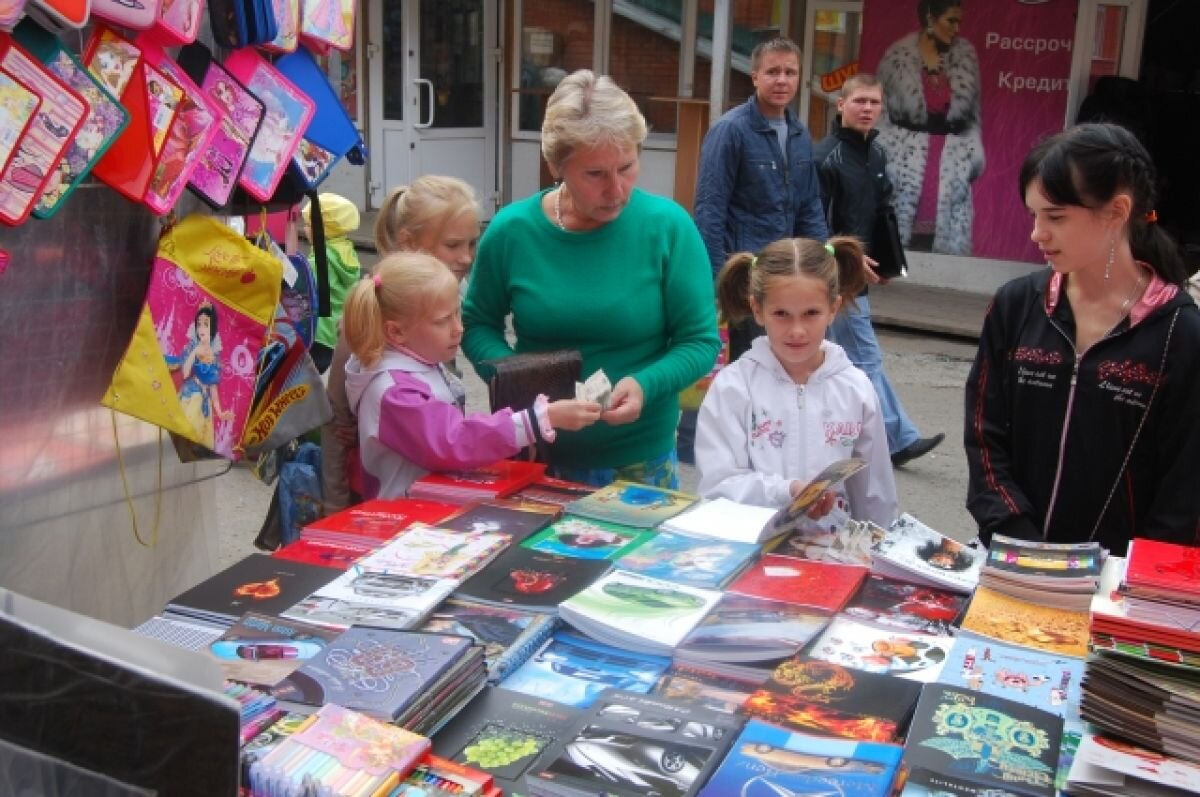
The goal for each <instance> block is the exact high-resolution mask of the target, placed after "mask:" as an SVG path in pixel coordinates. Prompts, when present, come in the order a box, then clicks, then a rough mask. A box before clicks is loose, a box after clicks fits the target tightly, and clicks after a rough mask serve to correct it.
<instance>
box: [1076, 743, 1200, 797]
mask: <svg viewBox="0 0 1200 797" xmlns="http://www.w3.org/2000/svg"><path fill="white" fill-rule="evenodd" d="M1197 784H1200V764H1198V763H1196V762H1191V761H1184V760H1182V759H1179V758H1172V757H1169V756H1164V755H1162V754H1161V753H1156V752H1154V751H1153V750H1147V749H1145V748H1143V747H1138V746H1137V745H1133V744H1130V743H1129V742H1126V741H1123V740H1121V739H1117V738H1114V737H1111V736H1103V735H1093V734H1085V735H1084V737H1083V739H1082V741H1081V742H1080V744H1079V749H1078V750H1076V751H1075V758H1074V761H1073V762H1072V764H1071V769H1070V772H1069V774H1068V775H1067V790H1068V793H1070V794H1121V795H1135V796H1137V795H1180V794H1195V793H1196V788H1197Z"/></svg>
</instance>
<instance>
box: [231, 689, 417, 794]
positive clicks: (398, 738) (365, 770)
mask: <svg viewBox="0 0 1200 797" xmlns="http://www.w3.org/2000/svg"><path fill="white" fill-rule="evenodd" d="M429 748H430V741H429V739H427V738H425V737H423V736H418V735H417V734H414V733H411V732H409V731H406V730H404V729H403V728H397V727H396V726H395V725H389V724H387V723H386V722H380V721H378V720H376V719H372V718H371V717H368V716H364V715H363V714H361V713H359V712H356V711H352V710H348V709H346V708H344V707H342V706H339V705H327V706H323V707H322V708H321V709H320V711H318V712H317V713H316V714H314V715H312V716H311V717H310V718H308V720H306V721H305V722H304V723H303V725H302V726H301V727H300V728H299V729H298V730H296V731H294V732H293V733H291V734H290V735H288V736H286V737H284V738H283V739H282V740H281V741H280V742H279V743H278V744H277V745H276V746H275V747H274V748H273V749H272V750H271V751H270V752H268V753H267V754H266V755H264V756H262V757H261V758H259V759H258V760H257V761H256V762H255V763H254V764H253V765H252V766H251V767H250V782H249V784H248V785H249V786H250V789H251V791H252V792H253V793H255V794H268V793H270V794H279V795H296V797H299V795H301V794H318V793H319V794H326V793H329V794H332V793H340V794H347V793H350V792H347V791H344V790H343V787H344V786H346V785H347V784H350V783H353V784H354V785H355V789H356V791H354V792H353V793H355V794H378V793H381V792H382V793H385V794H386V793H388V791H387V790H389V789H390V788H393V787H395V786H398V785H399V784H400V781H401V779H402V778H403V777H404V776H405V775H407V774H408V773H409V772H410V771H411V770H412V769H413V768H414V767H415V766H416V765H417V763H418V762H419V761H420V760H421V758H422V757H423V756H424V755H425V754H426V753H427V752H428V751H429ZM335 790H336V791H335Z"/></svg>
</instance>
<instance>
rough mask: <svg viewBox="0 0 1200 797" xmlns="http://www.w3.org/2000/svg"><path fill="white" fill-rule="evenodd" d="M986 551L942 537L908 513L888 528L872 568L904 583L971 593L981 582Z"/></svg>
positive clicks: (876, 552)
mask: <svg viewBox="0 0 1200 797" xmlns="http://www.w3.org/2000/svg"><path fill="white" fill-rule="evenodd" d="M986 555H987V551H985V550H984V549H982V548H972V547H971V546H969V545H964V544H962V543H961V542H957V541H955V540H952V539H951V538H949V537H947V536H945V535H944V534H941V533H939V532H937V531H935V530H934V529H931V528H930V527H929V526H926V525H925V524H924V523H922V522H921V521H919V520H917V519H916V518H915V517H913V516H912V515H910V514H908V513H907V512H906V513H904V514H902V515H900V517H899V518H897V519H896V521H895V522H894V523H892V525H891V526H890V527H889V528H888V530H887V534H886V535H884V538H883V540H882V541H881V542H880V543H879V548H878V549H877V550H876V551H875V556H874V561H873V562H872V565H871V569H872V570H873V571H874V572H876V573H878V574H880V575H883V576H888V577H890V578H897V579H900V580H901V581H914V582H917V583H920V584H930V585H932V586H935V587H940V588H942V589H949V590H953V591H955V592H965V593H970V592H971V590H973V589H974V588H975V585H976V584H978V583H979V571H980V569H981V568H982V567H983V561H984V558H985V557H986Z"/></svg>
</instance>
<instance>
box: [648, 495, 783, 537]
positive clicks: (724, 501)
mask: <svg viewBox="0 0 1200 797" xmlns="http://www.w3.org/2000/svg"><path fill="white" fill-rule="evenodd" d="M775 513H776V512H775V510H774V509H770V508H768V507H761V506H750V505H749V504H739V503H737V502H736V501H730V500H729V499H728V498H714V499H713V500H711V501H705V502H703V503H701V504H697V505H696V506H694V507H692V508H691V509H688V510H686V511H684V512H681V513H680V514H678V515H676V516H675V517H672V518H668V519H667V520H665V521H663V522H662V523H661V524H659V527H658V530H659V531H660V532H668V531H670V532H678V533H680V534H690V535H692V536H699V537H716V538H717V539H720V540H729V541H731V542H739V543H752V544H757V543H761V542H763V541H764V539H766V534H768V533H769V531H770V526H769V523H770V520H771V518H773V517H774V516H775Z"/></svg>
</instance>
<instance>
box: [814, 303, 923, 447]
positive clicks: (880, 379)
mask: <svg viewBox="0 0 1200 797" xmlns="http://www.w3.org/2000/svg"><path fill="white" fill-rule="evenodd" d="M854 302H855V304H857V305H858V306H857V307H853V308H847V309H846V310H845V311H843V312H841V313H838V315H837V318H835V319H834V321H833V323H832V324H830V325H829V339H830V340H832V341H833V342H834V343H836V344H838V345H839V346H841V347H842V348H843V349H845V350H846V356H848V357H849V358H850V362H852V363H854V364H855V365H856V366H858V367H859V368H861V369H862V370H863V372H864V373H865V374H866V375H867V377H868V378H869V379H870V380H871V384H872V385H874V386H875V395H877V396H878V397H879V410H880V412H882V413H883V425H884V427H885V428H886V429H887V440H888V452H889V453H891V454H895V453H896V452H897V451H903V450H904V449H906V448H908V447H909V446H910V445H912V444H913V443H915V442H916V441H917V440H919V439H920V437H921V433H920V432H918V431H917V427H916V426H915V425H914V424H913V422H912V421H911V420H909V418H908V416H907V415H905V414H904V407H902V406H901V405H900V397H899V396H897V395H896V393H895V391H894V390H892V383H891V382H889V381H888V378H887V374H885V373H884V372H883V354H882V352H880V350H879V341H878V340H876V338H875V329H874V327H872V326H871V304H870V302H869V301H867V297H866V295H865V294H864V295H862V296H856V297H855V298H854Z"/></svg>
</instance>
